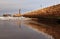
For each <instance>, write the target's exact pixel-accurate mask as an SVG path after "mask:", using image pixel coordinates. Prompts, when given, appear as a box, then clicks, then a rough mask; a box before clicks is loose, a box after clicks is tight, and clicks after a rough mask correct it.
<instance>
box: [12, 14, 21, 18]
mask: <svg viewBox="0 0 60 39" xmlns="http://www.w3.org/2000/svg"><path fill="white" fill-rule="evenodd" d="M13 17H21V14H14V15H13Z"/></svg>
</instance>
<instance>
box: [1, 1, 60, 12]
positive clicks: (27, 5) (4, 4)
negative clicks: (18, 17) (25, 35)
mask: <svg viewBox="0 0 60 39" xmlns="http://www.w3.org/2000/svg"><path fill="white" fill-rule="evenodd" d="M55 4H60V0H0V11H2V10H3V11H4V10H10V9H12V10H13V11H17V10H16V9H19V8H21V9H22V12H25V11H31V10H34V9H39V8H43V7H47V6H51V5H55ZM14 9H15V10H14ZM8 12H12V11H11V10H10V11H8Z"/></svg>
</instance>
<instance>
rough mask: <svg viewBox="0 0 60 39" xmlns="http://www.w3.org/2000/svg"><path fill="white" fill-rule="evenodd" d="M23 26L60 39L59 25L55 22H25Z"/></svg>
mask: <svg viewBox="0 0 60 39" xmlns="http://www.w3.org/2000/svg"><path fill="white" fill-rule="evenodd" d="M24 24H25V25H28V26H29V27H32V28H35V29H37V30H38V31H42V32H44V33H47V34H49V35H51V36H53V37H54V38H55V39H60V25H59V24H57V23H55V22H52V23H49V22H48V21H40V22H39V21H34V20H33V21H32V20H25V22H24Z"/></svg>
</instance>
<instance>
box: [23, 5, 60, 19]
mask: <svg viewBox="0 0 60 39" xmlns="http://www.w3.org/2000/svg"><path fill="white" fill-rule="evenodd" d="M23 16H24V17H30V18H41V17H43V18H60V4H58V5H54V6H50V7H46V8H43V9H40V10H36V11H31V12H27V13H26V14H23Z"/></svg>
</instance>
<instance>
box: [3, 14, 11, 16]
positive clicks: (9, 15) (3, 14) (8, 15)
mask: <svg viewBox="0 0 60 39" xmlns="http://www.w3.org/2000/svg"><path fill="white" fill-rule="evenodd" d="M3 16H4V17H9V16H11V14H3Z"/></svg>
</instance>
